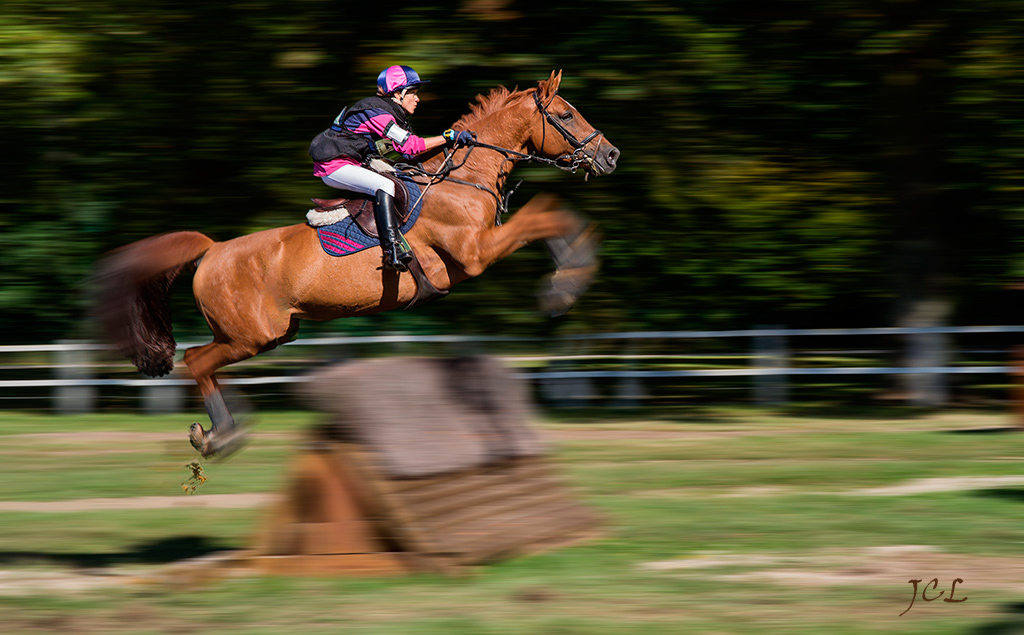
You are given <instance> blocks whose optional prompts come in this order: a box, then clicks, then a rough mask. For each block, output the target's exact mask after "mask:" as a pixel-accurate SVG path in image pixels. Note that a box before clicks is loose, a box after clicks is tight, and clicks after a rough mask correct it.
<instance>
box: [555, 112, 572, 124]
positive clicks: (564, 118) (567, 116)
mask: <svg viewBox="0 0 1024 635" xmlns="http://www.w3.org/2000/svg"><path fill="white" fill-rule="evenodd" d="M558 118H559V119H561V120H562V121H570V120H571V119H572V111H571V110H566V111H565V112H563V113H562V114H560V115H558Z"/></svg>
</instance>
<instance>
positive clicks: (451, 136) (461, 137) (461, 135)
mask: <svg viewBox="0 0 1024 635" xmlns="http://www.w3.org/2000/svg"><path fill="white" fill-rule="evenodd" d="M441 136H442V137H444V140H445V141H447V142H448V143H449V144H453V145H460V146H465V145H469V144H470V143H471V142H472V141H473V138H474V137H476V135H475V134H473V133H472V132H470V131H468V130H452V129H451V128H449V129H448V130H445V131H444V134H442V135H441Z"/></svg>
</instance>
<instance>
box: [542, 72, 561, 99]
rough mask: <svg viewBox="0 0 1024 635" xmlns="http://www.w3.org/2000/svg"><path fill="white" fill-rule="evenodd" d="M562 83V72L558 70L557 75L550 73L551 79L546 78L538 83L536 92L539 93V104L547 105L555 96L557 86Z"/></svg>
mask: <svg viewBox="0 0 1024 635" xmlns="http://www.w3.org/2000/svg"><path fill="white" fill-rule="evenodd" d="M561 83H562V71H561V70H559V71H558V72H557V73H556V72H555V71H551V77H548V78H547V79H545V80H544V81H542V82H541V83H540V86H539V87H538V88H537V90H538V91H539V92H540V99H541V103H548V102H550V101H551V100H552V99H554V98H555V94H556V93H558V85H559V84H561Z"/></svg>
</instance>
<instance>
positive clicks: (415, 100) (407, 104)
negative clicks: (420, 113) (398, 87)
mask: <svg viewBox="0 0 1024 635" xmlns="http://www.w3.org/2000/svg"><path fill="white" fill-rule="evenodd" d="M419 103H420V96H419V95H417V94H416V89H415V88H410V89H408V90H407V91H405V94H404V95H402V96H401V98H399V100H398V105H399V106H401V107H402V109H403V110H405V112H407V113H409V114H410V115H411V114H412V113H414V112H416V106H417V105H419Z"/></svg>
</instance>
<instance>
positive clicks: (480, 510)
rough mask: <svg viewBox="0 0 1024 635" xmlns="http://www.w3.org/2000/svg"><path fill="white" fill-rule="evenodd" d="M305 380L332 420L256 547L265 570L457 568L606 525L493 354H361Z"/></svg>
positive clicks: (316, 435) (302, 459)
mask: <svg viewBox="0 0 1024 635" xmlns="http://www.w3.org/2000/svg"><path fill="white" fill-rule="evenodd" d="M299 390H300V393H301V394H302V395H303V397H304V398H305V399H307V400H308V401H310V402H312V404H313V405H314V406H315V407H316V408H317V409H318V410H320V411H322V412H325V413H327V415H328V417H327V419H328V420H327V421H326V422H325V423H324V424H323V425H321V426H319V427H317V428H316V429H315V430H314V431H313V434H312V436H311V438H310V440H309V442H308V444H307V445H306V447H304V448H303V450H302V451H301V452H300V455H299V458H298V460H297V461H296V463H295V466H294V468H293V470H292V472H291V474H290V476H289V477H288V482H287V485H286V489H285V496H284V498H283V500H282V501H281V502H280V503H279V504H278V505H277V506H276V507H275V508H274V509H273V510H272V515H271V517H270V519H269V522H268V523H267V525H266V527H265V528H264V529H263V531H261V532H260V533H259V535H258V537H257V539H256V544H255V546H254V548H253V550H252V551H251V552H249V553H248V555H247V558H246V561H247V563H248V564H249V565H251V566H253V567H255V568H256V569H258V570H260V571H262V572H266V573H274V574H296V575H304V574H337V575H394V574H404V573H411V572H420V571H422V572H440V573H446V574H451V573H458V572H459V571H462V570H464V569H465V568H467V567H470V566H472V565H479V564H483V563H487V562H492V561H495V560H499V559H502V558H506V557H510V556H513V555H521V554H525V553H536V552H539V551H544V550H548V549H552V548H556V547H561V546H566V545H568V544H572V543H575V542H578V541H580V540H583V539H585V538H589V537H592V536H594V535H595V534H596V532H597V529H596V528H597V525H598V518H597V516H596V514H595V513H594V512H593V511H591V510H590V509H588V508H587V507H585V506H583V505H581V504H579V503H578V502H576V500H575V496H574V495H573V493H572V492H571V490H570V488H569V487H568V486H567V485H566V482H565V480H564V479H563V478H562V477H560V476H559V475H558V474H557V472H556V470H555V469H554V468H553V467H552V465H551V463H550V461H549V459H548V457H547V452H546V450H545V448H544V444H543V443H542V442H541V440H540V438H539V436H538V434H537V432H536V431H535V430H534V429H533V428H531V427H530V425H529V419H530V416H531V413H532V406H531V400H530V397H529V390H528V387H527V386H526V385H525V382H524V381H522V380H521V379H520V378H518V377H516V376H515V374H514V373H512V372H510V371H509V370H508V369H506V368H504V367H503V366H502V365H501V364H500V363H499V362H498V361H496V360H494V359H491V358H487V357H466V358H459V359H431V358H408V357H406V358H386V359H377V360H368V361H359V362H353V363H349V364H344V365H341V366H337V367H334V368H331V369H329V370H327V371H324V372H320V373H318V374H316V375H315V376H314V377H313V379H312V381H310V382H308V383H305V384H302V385H301V387H300V388H299Z"/></svg>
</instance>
